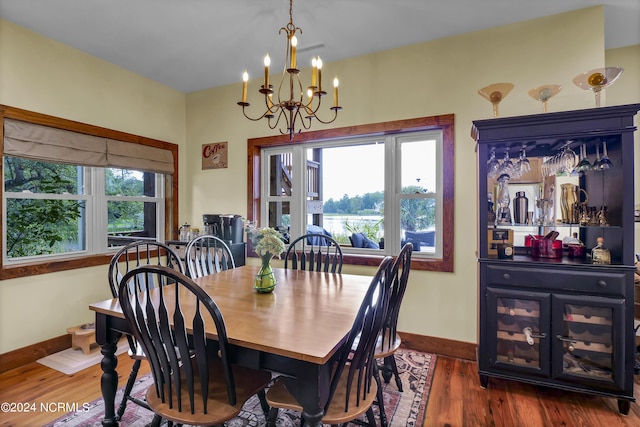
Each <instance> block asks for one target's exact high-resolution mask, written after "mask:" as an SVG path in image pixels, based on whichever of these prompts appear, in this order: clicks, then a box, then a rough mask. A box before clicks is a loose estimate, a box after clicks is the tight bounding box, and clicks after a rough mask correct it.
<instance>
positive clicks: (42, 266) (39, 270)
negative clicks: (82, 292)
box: [0, 254, 113, 280]
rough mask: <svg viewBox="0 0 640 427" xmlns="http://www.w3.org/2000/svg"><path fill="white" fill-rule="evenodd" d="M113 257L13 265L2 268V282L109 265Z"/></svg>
mask: <svg viewBox="0 0 640 427" xmlns="http://www.w3.org/2000/svg"><path fill="white" fill-rule="evenodd" d="M112 256H113V254H96V255H88V256H84V257H80V258H74V259H68V260H62V259H57V260H55V261H47V262H39V263H37V264H35V263H32V264H12V265H10V266H3V267H2V270H0V280H8V279H17V278H20V277H27V276H35V275H38V274H48V273H56V272H59V271H67V270H75V269H78V268H86V267H95V266H98V265H105V264H109V262H110V261H111V257H112Z"/></svg>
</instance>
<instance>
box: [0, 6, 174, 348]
mask: <svg viewBox="0 0 640 427" xmlns="http://www.w3.org/2000/svg"><path fill="white" fill-rule="evenodd" d="M185 103H186V100H185V95H184V94H183V93H181V92H178V91H176V90H173V89H170V88H168V87H166V86H163V85H161V84H159V83H157V82H154V81H152V80H149V79H147V78H144V77H141V76H139V75H137V74H134V73H132V72H130V71H127V70H124V69H122V68H120V67H117V66H115V65H112V64H109V63H107V62H105V61H102V60H100V59H97V58H95V57H92V56H89V55H87V54H85V53H82V52H80V51H78V50H76V49H73V48H70V47H68V46H65V45H63V44H61V43H58V42H56V41H53V40H51V39H47V38H44V37H42V36H40V35H38V34H36V33H33V32H31V31H28V30H26V29H24V28H22V27H19V26H16V25H14V24H12V23H10V22H8V21H5V20H1V19H0V104H5V105H10V106H13V107H18V108H24V109H27V110H31V111H36V112H39V113H44V114H50V115H53V116H58V117H63V118H67V119H71V120H77V121H80V122H84V123H90V124H93V125H97V126H103V127H107V128H112V129H117V130H119V131H123V132H129V133H133V134H137V135H142V136H146V137H150V138H156V139H160V140H164V141H168V142H172V143H176V144H179V145H180V152H179V156H180V160H181V162H182V163H181V164H180V165H179V168H180V169H181V170H182V171H184V159H185V158H186V154H185V149H184V146H185V133H186V132H185V126H186V121H185V111H186V106H185ZM183 175H184V173H182V174H181V176H183ZM183 188H186V187H183ZM183 191H184V193H186V192H187V191H186V190H183ZM180 203H181V204H182V206H185V205H187V203H186V202H184V201H183V200H182V199H181V200H180ZM106 279H107V266H106V265H105V266H101V267H94V268H86V269H81V270H75V271H65V272H61V273H55V274H43V275H37V276H32V277H25V278H20V279H12V280H4V281H1V282H0V353H4V352H7V351H10V350H13V349H16V348H20V347H24V346H26V345H30V344H34V343H37V342H40V341H44V340H46V339H49V338H52V337H56V336H59V335H63V334H65V333H66V329H67V327H69V326H73V325H77V324H81V323H85V322H88V321H91V320H92V319H93V315H92V313H91V312H90V311H89V310H88V309H87V306H88V305H89V304H90V303H92V302H96V301H100V300H104V299H106V298H108V297H110V295H111V292H110V291H109V286H108V284H107V281H106Z"/></svg>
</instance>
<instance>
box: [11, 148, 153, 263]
mask: <svg viewBox="0 0 640 427" xmlns="http://www.w3.org/2000/svg"><path fill="white" fill-rule="evenodd" d="M82 173H83V172H82V167H78V166H75V165H65V164H58V163H48V162H41V161H35V160H28V159H21V158H15V157H5V158H4V191H5V192H7V193H23V194H24V193H32V194H38V195H39V196H35V197H33V198H31V197H30V198H7V201H6V213H7V214H6V216H7V227H6V229H5V233H6V236H7V237H6V239H7V247H6V250H7V256H8V257H10V258H16V257H24V256H34V255H44V254H52V253H64V252H69V251H75V250H80V249H83V248H84V242H83V241H82V240H83V237H82V236H84V233H85V228H86V227H85V225H84V224H83V222H82V220H83V217H84V214H85V212H84V202H81V201H78V200H70V199H66V200H61V199H59V198H58V199H55V198H43V197H42V196H40V195H42V194H45V195H46V194H50V195H51V194H58V195H65V194H66V195H77V194H79V193H81V191H82V190H81V189H80V190H79V186H80V185H81V183H82V179H83V177H82ZM105 182H106V185H105V193H106V195H110V196H115V195H118V196H142V195H144V180H143V179H142V173H140V172H136V171H130V170H123V169H109V168H107V169H105ZM107 210H108V231H109V232H122V231H139V230H143V229H144V203H143V202H134V201H111V202H109V203H108V209H107Z"/></svg>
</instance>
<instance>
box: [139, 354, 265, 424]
mask: <svg viewBox="0 0 640 427" xmlns="http://www.w3.org/2000/svg"><path fill="white" fill-rule="evenodd" d="M209 369H210V371H209V375H210V378H211V380H210V382H209V398H208V399H207V414H205V413H204V405H203V402H202V389H201V387H200V384H199V381H198V380H197V379H196V384H195V387H194V388H195V403H194V406H195V409H194V412H195V415H194V414H191V409H190V404H189V397H188V396H189V391H188V388H187V384H186V382H185V381H183V383H182V386H181V391H182V405H183V406H182V411H179V410H178V405H177V399H176V393H175V391H174V392H173V393H172V404H171V405H169V401H168V396H169V394H168V393H167V391H166V389H165V398H167V401H166V402H162V400H161V398H160V397H158V395H157V393H156V386H155V384H153V385H151V386H150V387H149V388H148V389H147V393H146V398H147V403H148V404H149V406H150V407H151V410H152V411H154V412H155V413H156V414H159V415H160V416H162V417H163V418H166V419H167V420H170V421H173V422H176V423H181V424H188V425H202V426H210V425H214V424H220V423H223V422H224V421H226V420H229V419H231V418H233V417H235V416H236V415H238V414H239V413H240V410H241V409H242V406H243V405H244V404H245V403H246V401H247V400H249V398H250V397H251V396H253V395H254V394H256V393H257V392H258V391H260V390H262V389H264V388H265V387H266V385H267V384H268V383H269V382H270V381H271V374H270V373H269V372H266V371H258V370H254V369H248V368H244V367H241V366H237V365H233V366H232V370H233V377H234V380H235V386H236V397H237V399H236V404H235V405H230V404H229V398H228V395H227V388H226V384H225V380H224V374H223V369H222V365H221V364H220V363H219V362H212V363H211V364H210V366H209ZM196 378H197V376H196Z"/></svg>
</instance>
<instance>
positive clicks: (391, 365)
mask: <svg viewBox="0 0 640 427" xmlns="http://www.w3.org/2000/svg"><path fill="white" fill-rule="evenodd" d="M412 253H413V244H412V243H410V242H408V243H405V244H404V246H402V249H401V250H400V253H399V254H398V256H397V257H396V259H395V260H394V261H393V264H392V265H391V273H390V275H391V276H390V280H391V288H390V289H391V291H390V295H389V308H388V310H387V316H386V319H385V321H384V324H383V327H382V328H381V331H380V334H379V336H378V339H377V341H376V346H375V349H374V357H375V358H376V360H382V361H383V363H382V365H381V366H377V368H379V369H377V370H378V371H379V374H378V373H376V376H375V380H376V382H377V385H378V388H381V387H382V383H381V381H380V375H382V377H383V379H384V382H385V383H387V384H388V383H389V382H390V381H391V377H392V376H394V377H395V381H396V386H397V387H398V391H400V392H402V380H401V379H400V374H399V373H398V366H397V365H396V359H395V352H396V351H397V350H398V348H400V344H401V343H402V340H401V339H400V335H398V330H397V329H398V315H399V314H400V305H401V304H402V299H403V298H404V294H405V291H406V290H407V283H408V281H409V273H410V271H411V254H412ZM376 403H377V404H378V409H379V413H380V420H381V424H382V426H383V427H385V426H386V425H387V416H386V411H385V408H384V400H383V399H382V394H380V396H379V398H378V400H377V402H376Z"/></svg>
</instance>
